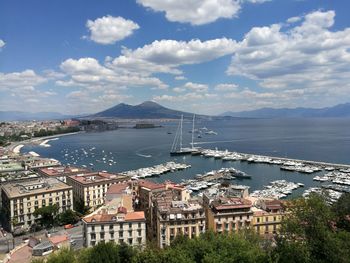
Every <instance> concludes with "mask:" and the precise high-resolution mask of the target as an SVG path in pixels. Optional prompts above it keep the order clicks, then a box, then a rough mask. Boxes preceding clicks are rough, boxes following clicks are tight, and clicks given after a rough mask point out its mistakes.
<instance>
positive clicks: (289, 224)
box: [274, 194, 350, 262]
mask: <svg viewBox="0 0 350 263" xmlns="http://www.w3.org/2000/svg"><path fill="white" fill-rule="evenodd" d="M335 218H336V217H335V214H334V213H333V211H332V209H331V207H330V206H329V205H328V204H327V203H326V201H325V199H324V198H323V197H322V196H320V195H316V194H315V195H311V196H310V197H309V198H308V199H304V198H301V199H297V200H294V201H292V202H291V203H290V205H289V214H288V216H287V218H286V220H285V222H284V223H283V225H282V229H281V234H280V235H279V237H278V239H277V247H276V250H275V251H274V256H275V259H276V261H277V262H349V261H350V250H349V249H347V248H346V247H347V246H344V245H343V242H344V240H349V238H350V233H349V232H344V231H339V230H338V229H337V228H336V227H335Z"/></svg>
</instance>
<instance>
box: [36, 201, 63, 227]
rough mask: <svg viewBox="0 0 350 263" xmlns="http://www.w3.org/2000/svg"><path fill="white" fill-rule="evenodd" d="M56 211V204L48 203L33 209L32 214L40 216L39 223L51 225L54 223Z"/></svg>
mask: <svg viewBox="0 0 350 263" xmlns="http://www.w3.org/2000/svg"><path fill="white" fill-rule="evenodd" d="M57 213H58V206H57V205H56V204H55V205H48V206H43V207H41V208H38V209H36V210H35V211H34V216H36V217H38V216H40V224H41V225H42V226H45V227H49V226H53V225H54V224H55V217H56V215H57Z"/></svg>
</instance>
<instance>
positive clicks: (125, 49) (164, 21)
mask: <svg viewBox="0 0 350 263" xmlns="http://www.w3.org/2000/svg"><path fill="white" fill-rule="evenodd" d="M349 10H350V1H347V0H328V1H326V0H322V1H321V0H50V1H40V0H26V1H21V0H0V111H8V110H15V111H29V112H42V111H45V112H60V113H63V114H82V113H84V114H85V113H94V112H98V111H101V110H104V109H107V108H109V107H111V106H114V105H116V104H118V103H128V104H132V105H136V104H139V103H142V102H143V101H147V100H152V101H155V102H157V103H159V104H161V105H163V106H166V107H170V108H173V109H178V110H185V111H190V112H195V113H200V114H220V113H223V112H226V111H242V110H253V109H259V108H263V107H272V108H282V107H288V108H294V107H313V108H320V107H327V106H332V105H336V104H339V103H346V102H350V16H349Z"/></svg>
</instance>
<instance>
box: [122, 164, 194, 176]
mask: <svg viewBox="0 0 350 263" xmlns="http://www.w3.org/2000/svg"><path fill="white" fill-rule="evenodd" d="M190 167H191V165H187V164H183V163H175V162H167V163H164V164H159V165H155V166H152V167H146V168H140V169H137V170H131V171H126V172H122V173H121V174H122V175H125V176H130V177H131V178H133V179H140V178H146V177H152V176H159V175H161V174H165V173H169V172H175V171H179V170H184V169H188V168H190Z"/></svg>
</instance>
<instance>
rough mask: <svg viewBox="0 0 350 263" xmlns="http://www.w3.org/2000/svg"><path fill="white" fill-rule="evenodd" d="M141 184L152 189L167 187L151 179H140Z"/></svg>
mask: <svg viewBox="0 0 350 263" xmlns="http://www.w3.org/2000/svg"><path fill="white" fill-rule="evenodd" d="M139 186H140V187H145V188H148V189H150V190H154V189H159V188H164V187H165V185H164V184H157V183H154V182H152V181H149V180H139Z"/></svg>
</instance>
